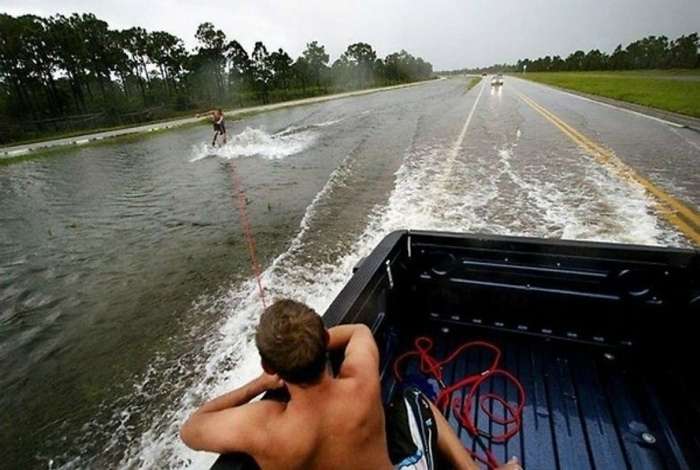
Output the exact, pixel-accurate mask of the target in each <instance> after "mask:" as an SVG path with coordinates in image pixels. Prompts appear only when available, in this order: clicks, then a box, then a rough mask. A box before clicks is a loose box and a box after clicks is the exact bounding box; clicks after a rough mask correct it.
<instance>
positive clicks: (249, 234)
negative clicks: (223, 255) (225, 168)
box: [229, 162, 267, 309]
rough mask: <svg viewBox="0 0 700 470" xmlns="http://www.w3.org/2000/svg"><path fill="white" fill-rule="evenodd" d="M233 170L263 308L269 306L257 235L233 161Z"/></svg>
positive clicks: (234, 186) (244, 232)
mask: <svg viewBox="0 0 700 470" xmlns="http://www.w3.org/2000/svg"><path fill="white" fill-rule="evenodd" d="M229 169H230V171H231V181H232V182H233V189H234V191H235V193H236V194H237V195H238V197H237V198H236V197H235V196H234V199H236V200H237V202H238V211H239V212H240V216H241V227H242V228H243V234H244V235H245V239H246V244H247V245H248V254H249V255H250V266H251V270H252V271H253V274H254V275H255V281H256V282H257V284H258V294H259V295H260V302H262V306H263V309H265V308H267V303H266V302H265V289H264V288H263V285H262V280H261V275H260V264H258V258H257V256H256V255H255V237H254V236H253V229H252V228H251V225H250V219H249V218H248V211H247V210H246V197H245V193H244V192H243V187H242V186H241V180H240V178H239V177H238V172H236V165H235V164H234V163H233V162H231V163H230V165H229Z"/></svg>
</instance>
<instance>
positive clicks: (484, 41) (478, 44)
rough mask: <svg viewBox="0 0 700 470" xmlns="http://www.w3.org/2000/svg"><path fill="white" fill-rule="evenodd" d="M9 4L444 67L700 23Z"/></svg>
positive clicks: (437, 7)
mask: <svg viewBox="0 0 700 470" xmlns="http://www.w3.org/2000/svg"><path fill="white" fill-rule="evenodd" d="M0 11H4V12H7V13H9V14H12V15H20V14H24V13H31V14H36V15H41V16H47V15H52V14H55V13H62V14H70V13H73V12H79V13H83V12H91V13H95V15H97V16H98V17H99V18H101V19H104V20H106V21H107V22H108V23H109V24H110V26H111V27H112V28H129V27H131V26H142V27H144V28H146V29H148V30H165V31H168V32H170V33H173V34H175V35H177V36H179V37H180V38H182V39H183V40H184V41H185V43H186V44H187V45H188V46H189V47H194V46H195V40H194V33H195V30H196V28H197V25H199V24H200V23H202V22H205V21H210V22H212V23H214V25H215V26H216V27H218V28H220V29H222V30H223V31H224V32H225V33H226V35H227V37H228V38H229V39H236V40H238V41H239V42H240V43H241V44H242V45H243V46H244V47H245V48H246V49H248V50H250V49H252V46H253V44H254V42H255V41H258V40H262V41H263V42H264V43H265V44H266V45H268V48H269V49H277V48H280V47H281V48H283V49H285V50H286V51H288V52H289V53H290V55H292V56H293V57H295V56H297V55H299V54H300V53H301V51H302V50H303V48H304V45H305V44H306V43H307V42H309V41H312V40H318V41H319V42H320V43H321V44H324V45H325V46H326V48H327V50H328V51H329V52H330V53H331V60H334V59H335V58H337V57H338V55H340V54H341V53H342V52H343V51H344V50H345V48H346V47H347V45H348V44H351V43H354V42H358V41H362V42H368V43H369V44H371V45H372V46H374V47H375V48H376V49H377V51H378V52H379V55H380V56H384V55H386V54H389V53H391V52H394V51H397V50H400V49H406V50H407V51H409V52H410V53H412V54H414V55H418V56H421V57H423V58H425V59H426V60H428V61H430V62H432V64H433V65H434V67H435V69H436V70H446V69H455V68H462V67H481V66H488V65H491V64H494V63H512V62H515V61H517V60H518V59H521V58H524V57H531V58H533V57H538V56H543V55H561V56H566V55H568V54H569V53H570V52H572V51H574V50H577V49H583V50H589V49H594V48H598V49H601V50H603V51H607V52H610V51H612V50H613V49H614V48H615V46H616V45H617V44H623V45H624V44H627V43H629V42H630V41H634V40H636V39H639V38H640V37H644V36H647V35H650V34H654V35H661V34H663V35H666V36H668V37H669V38H674V37H677V36H679V35H681V34H687V33H690V32H693V31H695V30H696V29H697V26H698V18H700V2H698V1H696V0H671V1H664V0H615V1H609V0H605V1H601V0H596V1H584V0H565V1H559V0H533V1H529V2H524V1H521V0H502V1H498V2H493V1H485V0H478V1H477V0H471V1H469V0H436V1H432V2H411V4H410V6H409V4H408V3H406V2H404V1H397V0H392V1H383V2H373V1H358V2H328V1H322V0H311V1H303V2H302V1H298V2H290V1H287V2H285V1H270V0H266V1H238V2H178V1H169V0H151V1H140V0H125V1H120V2H94V1H80V0H66V1H61V2H60V3H59V2H56V1H54V0H25V1H22V2H19V1H16V0H15V1H6V0H3V1H0Z"/></svg>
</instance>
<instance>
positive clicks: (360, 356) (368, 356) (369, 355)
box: [328, 324, 379, 378]
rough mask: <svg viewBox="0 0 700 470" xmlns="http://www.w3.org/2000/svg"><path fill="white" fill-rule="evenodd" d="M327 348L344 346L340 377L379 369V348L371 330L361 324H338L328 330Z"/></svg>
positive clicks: (331, 349) (370, 372)
mask: <svg viewBox="0 0 700 470" xmlns="http://www.w3.org/2000/svg"><path fill="white" fill-rule="evenodd" d="M328 336H329V338H328V349H329V350H330V351H333V350H337V349H343V348H345V357H344V359H343V363H342V365H341V366H340V377H341V378H342V377H353V376H357V375H362V374H366V373H369V374H372V375H376V374H377V370H378V369H379V349H378V348H377V343H376V342H375V341H374V336H373V335H372V331H371V330H370V329H369V328H368V327H367V326H366V325H363V324H354V325H339V326H335V327H333V328H331V329H329V330H328Z"/></svg>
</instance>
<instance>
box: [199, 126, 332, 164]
mask: <svg viewBox="0 0 700 470" xmlns="http://www.w3.org/2000/svg"><path fill="white" fill-rule="evenodd" d="M317 137H318V134H317V133H315V132H312V131H310V130H305V131H299V132H293V133H290V132H286V133H285V132H283V133H277V134H268V133H267V132H265V131H264V130H262V129H257V128H252V127H246V128H245V129H244V130H243V131H241V132H240V133H238V134H234V135H230V136H229V141H228V143H226V144H225V145H223V146H221V147H211V146H209V145H207V144H199V145H197V146H195V147H194V148H193V150H192V154H193V157H192V158H191V159H190V162H196V161H199V160H202V159H203V158H207V157H210V156H217V157H222V158H226V159H229V160H231V159H236V158H242V157H261V158H265V159H268V160H279V159H282V158H285V157H289V156H290V155H295V154H297V153H300V152H302V151H304V150H306V149H307V148H308V147H310V146H311V145H312V144H313V143H314V142H315V141H316V139H317Z"/></svg>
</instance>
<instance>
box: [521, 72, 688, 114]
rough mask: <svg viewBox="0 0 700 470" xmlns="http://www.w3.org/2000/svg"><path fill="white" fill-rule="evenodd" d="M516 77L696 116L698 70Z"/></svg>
mask: <svg viewBox="0 0 700 470" xmlns="http://www.w3.org/2000/svg"><path fill="white" fill-rule="evenodd" d="M517 76H518V77H520V78H525V79H527V80H532V81H535V82H540V83H545V84H547V85H554V86H558V87H561V88H568V89H570V90H576V91H581V92H584V93H590V94H592V95H599V96H605V97H607V98H613V99H616V100H620V101H627V102H629V103H636V104H641V105H644V106H650V107H652V108H658V109H663V110H666V111H673V112H676V113H681V114H686V115H688V116H695V117H700V70H644V71H624V72H532V73H527V74H524V75H523V74H518V75H517Z"/></svg>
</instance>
